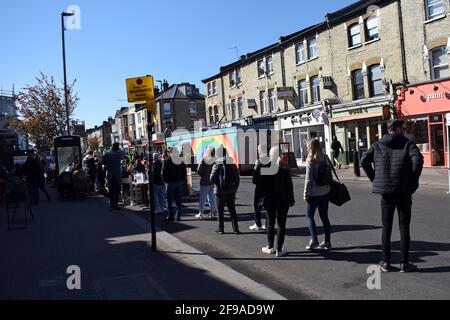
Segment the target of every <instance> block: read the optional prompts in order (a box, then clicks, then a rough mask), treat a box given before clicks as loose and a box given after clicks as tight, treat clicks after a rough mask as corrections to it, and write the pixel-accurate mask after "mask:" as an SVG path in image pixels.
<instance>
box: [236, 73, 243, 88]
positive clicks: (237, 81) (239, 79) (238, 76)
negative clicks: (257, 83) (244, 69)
mask: <svg viewBox="0 0 450 320" xmlns="http://www.w3.org/2000/svg"><path fill="white" fill-rule="evenodd" d="M236 84H237V85H240V84H242V77H241V69H238V70H237V71H236Z"/></svg>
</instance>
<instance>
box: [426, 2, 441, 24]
mask: <svg viewBox="0 0 450 320" xmlns="http://www.w3.org/2000/svg"><path fill="white" fill-rule="evenodd" d="M425 4H426V10H427V18H428V20H431V19H434V18H436V17H437V16H439V15H441V14H443V13H444V1H443V0H425Z"/></svg>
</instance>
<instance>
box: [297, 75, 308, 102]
mask: <svg viewBox="0 0 450 320" xmlns="http://www.w3.org/2000/svg"><path fill="white" fill-rule="evenodd" d="M307 104H308V86H307V84H306V80H301V81H299V82H298V105H299V107H304V106H306V105H307Z"/></svg>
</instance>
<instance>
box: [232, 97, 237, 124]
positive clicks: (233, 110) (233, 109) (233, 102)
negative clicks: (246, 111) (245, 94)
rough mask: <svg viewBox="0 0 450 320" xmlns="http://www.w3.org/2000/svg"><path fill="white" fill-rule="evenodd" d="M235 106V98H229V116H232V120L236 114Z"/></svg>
mask: <svg viewBox="0 0 450 320" xmlns="http://www.w3.org/2000/svg"><path fill="white" fill-rule="evenodd" d="M236 107H237V105H236V99H233V100H231V118H232V119H233V120H235V119H236V115H237V112H236V111H237V110H236Z"/></svg>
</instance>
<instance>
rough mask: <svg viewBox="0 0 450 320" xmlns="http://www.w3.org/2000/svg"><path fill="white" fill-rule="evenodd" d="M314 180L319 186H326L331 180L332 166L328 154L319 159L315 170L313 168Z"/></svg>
mask: <svg viewBox="0 0 450 320" xmlns="http://www.w3.org/2000/svg"><path fill="white" fill-rule="evenodd" d="M314 180H315V181H316V183H317V185H319V186H327V185H330V184H331V182H333V168H332V166H331V161H330V160H329V159H328V156H325V157H324V158H323V159H322V160H320V162H319V165H318V167H317V169H316V170H314Z"/></svg>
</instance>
